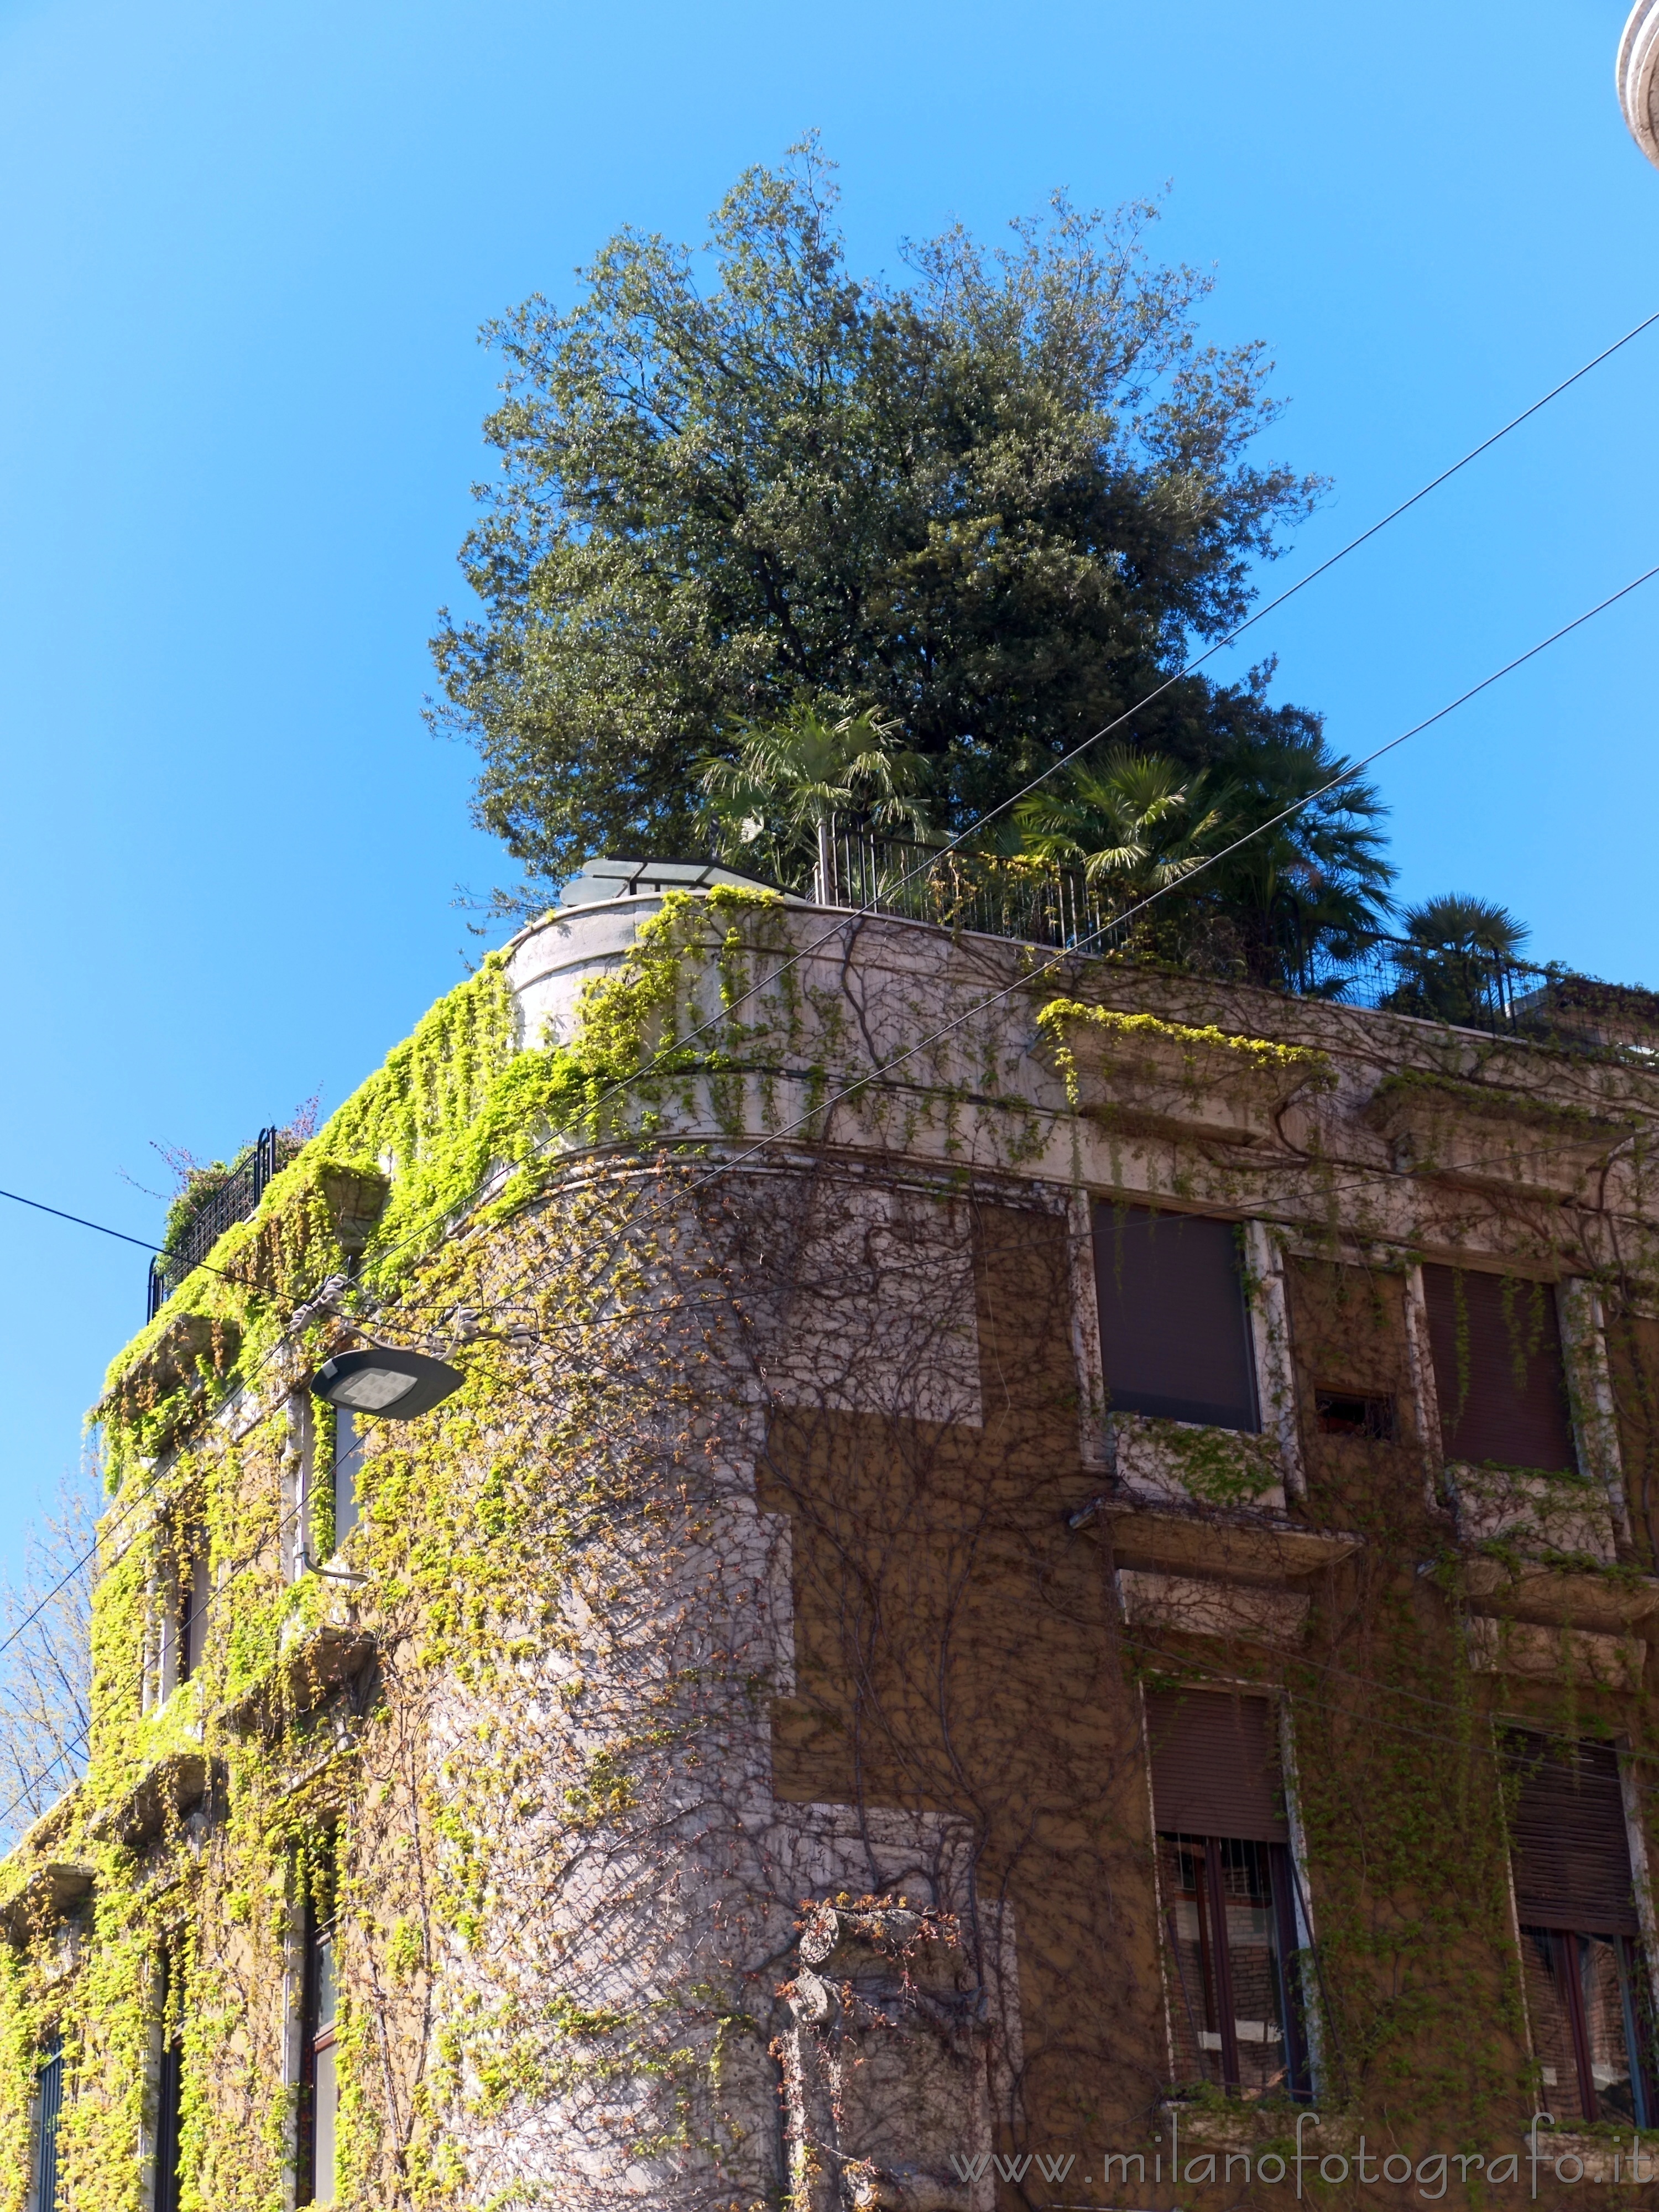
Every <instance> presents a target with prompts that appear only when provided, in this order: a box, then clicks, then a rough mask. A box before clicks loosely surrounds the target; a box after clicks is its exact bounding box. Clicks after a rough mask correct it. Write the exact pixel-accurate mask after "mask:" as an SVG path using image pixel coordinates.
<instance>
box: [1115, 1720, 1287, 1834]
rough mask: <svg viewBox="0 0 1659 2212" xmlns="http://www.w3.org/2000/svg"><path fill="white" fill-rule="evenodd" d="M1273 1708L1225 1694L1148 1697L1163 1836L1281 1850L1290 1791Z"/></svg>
mask: <svg viewBox="0 0 1659 2212" xmlns="http://www.w3.org/2000/svg"><path fill="white" fill-rule="evenodd" d="M1273 1720H1274V1716H1273V1706H1272V1705H1270V1704H1269V1703H1268V1701H1267V1699H1266V1698H1246V1697H1234V1696H1232V1695H1231V1693H1230V1692H1226V1691H1223V1690H1149V1691H1148V1692H1147V1693H1146V1736H1147V1742H1148V1745H1149V1747H1150V1749H1151V1752H1152V1812H1153V1816H1154V1820H1155V1822H1156V1825H1157V1827H1158V1831H1159V1832H1160V1834H1164V1835H1168V1834H1170V1833H1171V1832H1175V1833H1179V1834H1182V1835H1187V1836H1237V1837H1240V1838H1243V1840H1244V1841H1245V1842H1247V1843H1255V1844H1282V1843H1285V1842H1287V1841H1288V1840H1289V1831H1288V1829H1287V1828H1286V1827H1285V1810H1284V1789H1283V1784H1282V1783H1281V1781H1280V1778H1279V1752H1278V1747H1277V1744H1276V1742H1275V1730H1274V1726H1273Z"/></svg>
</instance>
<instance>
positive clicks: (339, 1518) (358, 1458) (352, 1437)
mask: <svg viewBox="0 0 1659 2212" xmlns="http://www.w3.org/2000/svg"><path fill="white" fill-rule="evenodd" d="M362 1449H363V1437H362V1429H361V1428H360V1427H359V1426H358V1423H357V1416H356V1414H355V1413H353V1412H352V1411H351V1408H350V1407H349V1406H337V1407H335V1409H334V1548H335V1550H336V1551H338V1550H339V1548H340V1547H341V1545H342V1544H343V1543H344V1541H345V1540H346V1538H347V1537H348V1536H349V1534H351V1532H352V1530H353V1529H354V1528H356V1525H357V1476H358V1473H359V1470H360V1468H362Z"/></svg>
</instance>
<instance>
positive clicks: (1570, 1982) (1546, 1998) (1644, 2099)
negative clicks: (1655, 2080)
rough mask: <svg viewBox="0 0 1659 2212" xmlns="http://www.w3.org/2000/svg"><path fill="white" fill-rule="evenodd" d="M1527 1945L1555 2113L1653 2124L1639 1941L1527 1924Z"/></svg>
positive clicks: (1531, 2003)
mask: <svg viewBox="0 0 1659 2212" xmlns="http://www.w3.org/2000/svg"><path fill="white" fill-rule="evenodd" d="M1521 1946H1522V1967H1523V1970H1524V1972H1525V1978H1526V1987H1527V2011H1528V2017H1529V2019H1530V2021H1531V2022H1532V2036H1533V2050H1534V2055H1535V2057H1536V2058H1537V2060H1538V2066H1539V2072H1540V2075H1541V2077H1542V2087H1543V2093H1544V2097H1545V2100H1546V2102H1547V2105H1548V2106H1549V2108H1550V2110H1551V2111H1552V2112H1553V2113H1554V2115H1555V2118H1556V2119H1557V2120H1558V2121H1560V2120H1567V2121H1571V2120H1574V2119H1585V2120H1612V2121H1614V2122H1615V2123H1616V2122H1620V2121H1622V2122H1623V2123H1624V2124H1626V2126H1631V2127H1645V2126H1647V2125H1649V2124H1650V2121H1651V2118H1652V2116H1653V2095H1652V2087H1651V2080H1650V2075H1651V2068H1650V2063H1649V2060H1648V2057H1647V2055H1646V2054H1647V2050H1648V2046H1649V2045H1650V2041H1651V2038H1650V2035H1649V2033H1648V2031H1647V2028H1646V2026H1645V2020H1646V2014H1647V2010H1648V2007H1647V2003H1646V2001H1645V1996H1644V1990H1645V1986H1646V1970H1645V1965H1644V1960H1643V1957H1642V1954H1641V1950H1640V1948H1639V1946H1638V1945H1637V1944H1635V1943H1633V1942H1631V1940H1630V1939H1629V1937H1627V1936H1596V1935H1590V1934H1586V1933H1584V1932H1583V1931H1582V1930H1574V1929H1559V1928H1528V1927H1523V1928H1522V1930H1521Z"/></svg>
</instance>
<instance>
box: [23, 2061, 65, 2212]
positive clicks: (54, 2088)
mask: <svg viewBox="0 0 1659 2212" xmlns="http://www.w3.org/2000/svg"><path fill="white" fill-rule="evenodd" d="M63 2109H64V2043H63V2038H62V2037H61V2036H53V2038H52V2041H51V2042H50V2043H49V2044H48V2045H46V2049H45V2050H44V2051H42V2052H41V2054H40V2066H39V2068H38V2069H37V2070H36V2073H35V2076H34V2194H33V2197H31V2198H30V2200H29V2203H30V2206H31V2212H56V2208H57V2204H58V2115H59V2114H60V2113H61V2112H62V2111H63Z"/></svg>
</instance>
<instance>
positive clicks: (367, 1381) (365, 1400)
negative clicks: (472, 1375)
mask: <svg viewBox="0 0 1659 2212" xmlns="http://www.w3.org/2000/svg"><path fill="white" fill-rule="evenodd" d="M462 1380H463V1377H462V1376H460V1375H459V1374H458V1373H457V1371H456V1370H455V1369H454V1368H453V1367H449V1366H447V1365H446V1364H445V1363H444V1362H443V1361H442V1360H441V1359H434V1358H430V1357H429V1356H428V1354H427V1353H426V1352H398V1351H395V1350H393V1349H392V1348H391V1347H390V1346H385V1345H378V1344H377V1345H374V1346H372V1347H371V1348H370V1349H369V1350H368V1351H367V1352H336V1353H335V1355H334V1357H333V1358H332V1359H325V1360H324V1362H323V1364H322V1365H321V1366H320V1367H319V1369H318V1370H317V1372H316V1373H315V1374H314V1375H313V1376H312V1378H311V1389H312V1395H313V1397H318V1398H322V1399H324V1400H325V1401H327V1403H328V1404H329V1405H331V1406H343V1407H345V1408H346V1410H347V1411H348V1412H349V1413H374V1414H377V1415H378V1416H379V1417H380V1419H381V1420H383V1421H408V1420H412V1419H414V1417H415V1415H416V1413H430V1412H431V1410H432V1408H433V1407H435V1406H436V1405H438V1404H440V1403H441V1401H443V1400H444V1399H445V1398H447V1397H448V1395H449V1394H450V1392H451V1391H452V1390H458V1389H459V1388H460V1386H461V1383H462Z"/></svg>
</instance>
